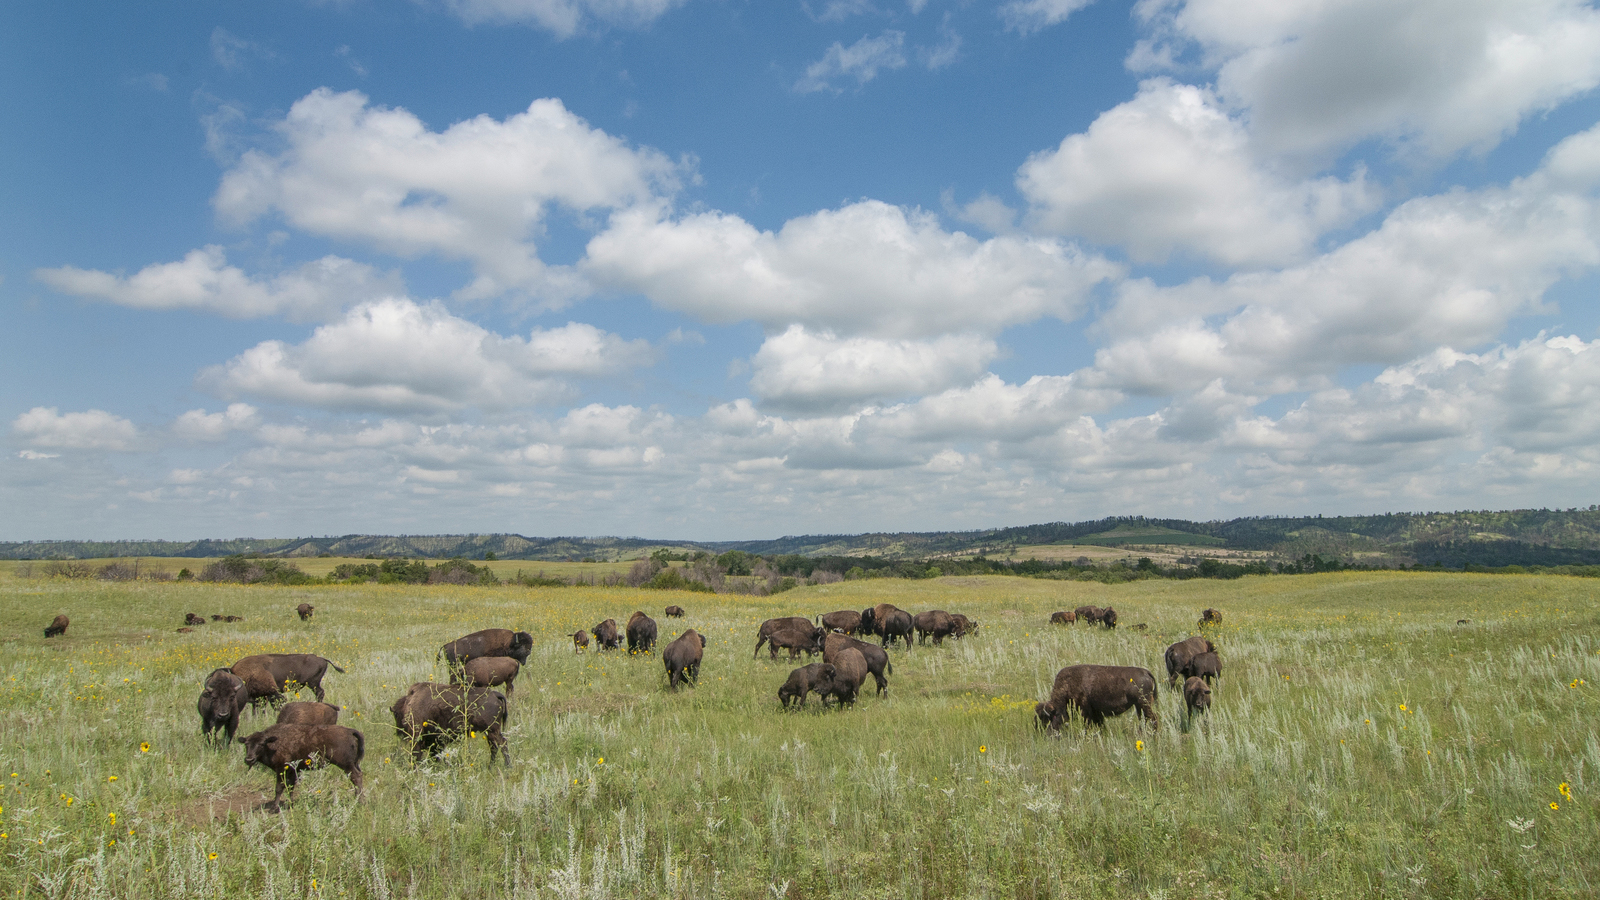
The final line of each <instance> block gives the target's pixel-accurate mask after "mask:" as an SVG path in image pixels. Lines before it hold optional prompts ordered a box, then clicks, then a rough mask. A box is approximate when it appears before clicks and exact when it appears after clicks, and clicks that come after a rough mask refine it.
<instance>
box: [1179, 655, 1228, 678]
mask: <svg viewBox="0 0 1600 900" xmlns="http://www.w3.org/2000/svg"><path fill="white" fill-rule="evenodd" d="M1179 674H1180V675H1183V676H1184V677H1185V678H1194V677H1200V678H1204V679H1205V680H1206V683H1207V684H1210V683H1211V680H1212V679H1214V678H1221V677H1222V660H1221V659H1219V658H1218V657H1217V654H1215V653H1197V654H1195V656H1194V658H1193V659H1191V660H1189V664H1188V665H1186V666H1184V667H1183V668H1182V669H1181V670H1180V671H1179Z"/></svg>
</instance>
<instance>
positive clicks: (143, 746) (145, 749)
mask: <svg viewBox="0 0 1600 900" xmlns="http://www.w3.org/2000/svg"><path fill="white" fill-rule="evenodd" d="M139 752H140V753H149V752H150V742H149V741H140V742H139Z"/></svg>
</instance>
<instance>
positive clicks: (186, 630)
mask: <svg viewBox="0 0 1600 900" xmlns="http://www.w3.org/2000/svg"><path fill="white" fill-rule="evenodd" d="M178 633H179V634H194V629H193V628H190V627H189V626H187V625H185V626H183V627H182V628H179V629H178Z"/></svg>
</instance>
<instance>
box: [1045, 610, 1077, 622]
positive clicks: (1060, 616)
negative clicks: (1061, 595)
mask: <svg viewBox="0 0 1600 900" xmlns="http://www.w3.org/2000/svg"><path fill="white" fill-rule="evenodd" d="M1076 621H1078V614H1077V613H1075V612H1073V611H1072V610H1070V609H1064V610H1062V611H1060V612H1054V613H1051V614H1050V624H1051V625H1071V624H1072V623H1073V622H1076Z"/></svg>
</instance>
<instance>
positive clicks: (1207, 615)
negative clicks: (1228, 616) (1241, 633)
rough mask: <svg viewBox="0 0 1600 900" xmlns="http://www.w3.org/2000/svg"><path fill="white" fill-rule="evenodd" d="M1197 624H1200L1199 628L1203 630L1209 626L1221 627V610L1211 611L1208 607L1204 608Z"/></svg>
mask: <svg viewBox="0 0 1600 900" xmlns="http://www.w3.org/2000/svg"><path fill="white" fill-rule="evenodd" d="M1199 624H1200V627H1201V628H1205V627H1206V626H1208V625H1211V626H1216V625H1221V624H1222V610H1220V609H1212V608H1211V607H1209V606H1208V607H1206V608H1205V610H1203V611H1202V612H1201V613H1200V622H1199Z"/></svg>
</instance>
